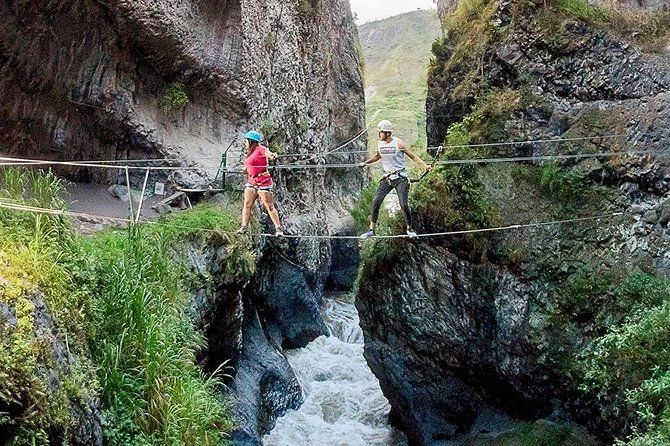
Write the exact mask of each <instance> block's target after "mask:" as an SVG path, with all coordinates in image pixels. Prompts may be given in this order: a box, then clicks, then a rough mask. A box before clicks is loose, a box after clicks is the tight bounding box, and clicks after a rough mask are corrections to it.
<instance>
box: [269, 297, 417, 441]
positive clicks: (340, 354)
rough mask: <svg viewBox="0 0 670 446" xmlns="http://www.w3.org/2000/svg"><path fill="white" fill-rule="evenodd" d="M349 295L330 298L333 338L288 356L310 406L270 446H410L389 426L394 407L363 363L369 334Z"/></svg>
mask: <svg viewBox="0 0 670 446" xmlns="http://www.w3.org/2000/svg"><path fill="white" fill-rule="evenodd" d="M352 299H353V297H352V296H351V295H348V294H335V295H331V296H328V297H327V298H326V307H325V309H324V319H325V321H326V324H327V325H328V328H329V329H330V332H331V336H328V337H326V336H322V337H320V338H318V339H316V340H314V341H313V342H312V343H311V344H309V345H308V346H307V347H305V348H302V349H297V350H293V351H289V352H287V353H286V357H287V359H288V362H289V363H290V364H291V367H292V368H293V370H294V372H295V374H296V376H297V377H298V380H299V381H300V385H301V386H302V389H303V393H304V395H305V402H304V404H303V405H302V406H301V407H300V408H299V409H298V410H296V411H291V412H289V413H287V414H286V415H285V416H283V417H281V418H279V419H278V420H277V425H276V426H275V428H274V429H273V431H272V432H271V433H270V434H269V435H268V436H266V437H265V438H264V439H263V443H264V445H265V446H301V445H305V446H307V445H310V446H312V445H319V446H368V445H370V446H372V445H374V446H404V445H406V444H407V442H406V440H405V438H404V436H403V435H402V434H401V433H400V432H398V431H397V430H395V429H393V428H392V427H391V426H390V425H389V424H388V420H387V418H388V413H389V410H390V409H391V407H390V406H389V403H388V401H387V400H386V398H384V395H383V394H382V391H381V389H380V388H379V382H378V381H377V378H376V377H375V376H374V375H373V374H372V372H371V371H370V368H369V367H368V365H367V363H366V362H365V358H364V357H363V331H362V330H361V328H360V327H359V325H358V313H357V312H356V307H355V306H354V304H353V301H352Z"/></svg>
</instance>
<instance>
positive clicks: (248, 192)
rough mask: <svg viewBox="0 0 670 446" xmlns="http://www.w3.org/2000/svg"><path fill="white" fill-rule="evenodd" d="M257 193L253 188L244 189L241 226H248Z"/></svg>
mask: <svg viewBox="0 0 670 446" xmlns="http://www.w3.org/2000/svg"><path fill="white" fill-rule="evenodd" d="M257 197H258V193H257V192H256V189H254V188H253V187H246V188H244V207H242V226H243V227H245V226H249V220H250V219H251V208H253V207H254V203H255V202H256V198H257Z"/></svg>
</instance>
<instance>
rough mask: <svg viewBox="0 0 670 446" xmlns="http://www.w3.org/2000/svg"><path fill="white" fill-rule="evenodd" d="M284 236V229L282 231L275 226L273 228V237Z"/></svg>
mask: <svg viewBox="0 0 670 446" xmlns="http://www.w3.org/2000/svg"><path fill="white" fill-rule="evenodd" d="M283 236H284V231H282V229H281V228H277V229H276V230H275V237H283Z"/></svg>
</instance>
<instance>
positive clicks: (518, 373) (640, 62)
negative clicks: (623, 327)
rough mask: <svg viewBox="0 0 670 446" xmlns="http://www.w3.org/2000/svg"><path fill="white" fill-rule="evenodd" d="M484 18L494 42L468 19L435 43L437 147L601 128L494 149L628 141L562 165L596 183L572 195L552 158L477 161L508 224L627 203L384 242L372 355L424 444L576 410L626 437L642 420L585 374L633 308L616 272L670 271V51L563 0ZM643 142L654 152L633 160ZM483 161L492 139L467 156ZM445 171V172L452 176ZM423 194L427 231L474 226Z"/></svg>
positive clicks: (432, 97) (376, 266) (372, 289)
mask: <svg viewBox="0 0 670 446" xmlns="http://www.w3.org/2000/svg"><path fill="white" fill-rule="evenodd" d="M441 7H442V8H445V7H448V6H447V5H446V4H444V2H443V4H442V5H441ZM475 8H476V7H475ZM466 9H467V8H466ZM464 10H465V9H464ZM452 12H453V10H452ZM468 13H469V14H471V15H470V16H469V17H470V20H471V23H472V24H473V26H472V27H471V28H470V30H477V31H475V32H476V33H477V35H478V36H479V37H478V39H479V40H473V39H474V36H475V34H467V33H468V31H464V29H467V28H468V27H456V28H454V29H453V30H452V31H447V35H446V37H445V40H444V42H442V43H441V44H440V45H436V46H435V47H434V49H435V50H436V62H435V64H434V66H433V67H432V68H431V75H430V79H429V93H428V102H427V114H428V138H429V145H438V144H443V143H444V142H445V140H447V141H450V140H449V138H452V137H453V135H454V134H455V133H456V132H462V131H465V132H466V133H467V138H468V140H469V141H471V142H494V141H521V140H536V139H551V138H558V137H561V138H571V137H572V138H583V137H584V138H587V140H586V141H582V142H579V141H574V142H571V143H563V144H526V145H519V146H518V147H514V146H512V147H492V148H490V149H482V150H481V151H482V152H484V151H485V150H486V152H485V153H486V155H491V156H501V157H505V156H512V155H511V154H513V155H514V156H517V155H520V156H528V155H553V154H558V153H560V154H574V153H592V152H607V151H613V152H621V153H622V155H621V156H619V157H609V158H599V159H590V160H581V161H580V160H576V161H565V162H561V161H559V163H561V164H559V166H557V167H556V169H557V171H556V172H559V173H557V175H561V174H560V172H561V170H562V171H563V172H568V173H565V175H568V176H569V175H573V177H572V178H577V177H578V178H580V179H581V180H580V181H584V182H583V183H581V184H580V185H578V186H576V187H574V188H573V189H569V190H565V191H563V194H564V195H561V193H560V192H557V191H556V189H554V190H553V192H552V191H549V190H548V189H547V187H546V186H547V183H543V181H545V180H546V181H549V180H547V179H546V178H545V180H538V178H539V177H537V176H536V175H537V174H539V172H543V175H547V172H548V170H547V169H544V168H542V167H538V166H528V165H525V166H524V165H518V166H513V165H511V164H492V165H490V166H483V167H479V168H477V169H473V172H474V173H473V175H474V178H475V179H476V180H475V181H476V182H477V184H479V185H480V186H481V188H482V189H481V190H482V193H483V196H484V197H485V198H484V200H488V201H487V203H489V204H490V205H491V208H490V209H494V211H491V212H494V213H495V214H496V218H495V219H493V221H495V222H496V223H497V224H501V225H506V224H518V223H528V222H542V221H551V220H556V219H561V218H572V217H576V216H585V215H598V214H606V213H611V212H613V211H625V215H624V216H623V217H621V218H608V219H602V220H594V221H590V222H581V223H573V224H570V225H557V226H548V227H536V228H532V229H525V230H515V231H505V232H501V233H498V234H495V235H492V236H486V235H483V236H481V237H473V238H469V237H467V236H463V237H451V238H446V239H435V240H433V239H428V240H425V241H423V242H419V243H400V242H393V243H392V244H382V243H381V242H377V243H378V244H377V245H376V246H375V249H376V250H378V251H381V250H384V254H383V255H382V254H378V255H376V256H374V257H372V258H370V257H368V260H367V261H366V262H365V266H364V269H363V272H362V276H361V280H360V288H359V291H358V297H357V306H358V308H359V311H360V313H361V323H362V326H363V329H364V331H365V334H366V357H367V358H368V361H369V363H370V366H371V368H372V370H373V371H374V372H375V374H376V375H377V376H378V377H379V378H380V382H381V385H382V389H383V390H384V393H385V395H386V396H387V398H388V399H389V401H390V402H391V405H392V407H393V414H392V415H393V419H394V420H395V422H397V423H398V424H399V425H400V426H402V427H403V429H404V430H405V432H406V433H407V434H408V436H409V437H410V438H411V440H412V441H413V442H414V443H415V444H425V445H428V444H430V445H435V444H451V443H447V442H448V441H458V442H459V444H460V443H462V444H506V443H504V442H503V440H502V438H503V437H504V436H503V437H498V436H497V435H499V434H496V431H498V432H499V431H500V430H505V429H507V428H509V425H505V420H507V421H509V418H506V416H509V417H511V418H513V419H516V420H519V419H520V420H527V421H533V420H537V419H541V418H550V419H552V420H554V421H557V420H563V421H570V422H572V421H575V420H576V421H578V422H579V423H581V424H582V425H584V426H587V427H588V429H589V430H590V432H591V433H593V434H596V435H597V437H598V438H599V439H600V441H603V442H609V443H610V444H611V441H612V437H614V436H617V435H621V434H622V432H625V426H624V424H625V422H626V421H625V420H626V416H627V415H626V414H624V413H622V412H619V413H616V414H615V413H613V412H612V411H611V410H610V409H608V408H607V407H603V406H601V405H599V404H598V402H597V401H596V400H595V398H594V396H593V395H591V394H588V392H587V393H582V392H580V391H578V389H577V384H575V382H576V381H575V377H576V376H579V374H580V371H579V370H577V369H576V368H574V367H575V365H574V364H575V363H574V362H573V361H574V358H575V357H576V355H578V354H579V352H581V351H582V349H583V348H584V347H585V346H586V345H588V344H589V342H590V341H591V340H592V339H594V338H596V337H597V336H599V335H602V334H603V333H604V332H605V331H606V330H607V327H608V326H609V325H610V324H613V323H617V321H621V320H622V319H623V317H624V315H625V314H626V313H625V312H626V311H627V309H629V308H630V303H628V304H625V303H621V302H618V303H615V301H616V300H617V299H618V298H615V294H616V293H615V292H614V291H613V290H614V288H616V284H615V282H616V281H615V280H614V279H612V278H611V277H610V276H609V274H610V273H612V271H614V270H618V271H619V272H620V273H621V274H623V275H624V276H625V275H626V274H629V273H630V272H631V271H633V270H634V269H635V268H641V269H642V270H644V271H647V272H649V273H650V274H655V275H658V276H666V277H667V276H668V274H669V273H670V270H669V269H668V266H669V265H670V264H669V260H670V259H668V254H667V253H668V249H669V248H670V233H669V229H668V226H667V207H668V203H669V202H668V195H669V193H670V187H669V186H670V185H669V183H668V172H669V170H668V168H669V166H668V165H667V162H666V160H665V158H664V157H663V154H664V153H665V149H664V146H663V144H662V141H664V140H666V139H667V138H668V136H670V135H669V134H668V133H669V132H670V127H669V126H668V122H669V121H668V118H669V116H668V113H669V111H668V110H670V107H669V106H670V95H669V93H668V90H669V88H670V69H669V68H668V67H669V64H668V58H667V56H665V55H663V54H645V53H642V52H640V51H639V49H638V48H637V47H636V46H634V45H632V44H630V43H629V42H626V41H625V40H622V38H621V37H617V36H614V35H613V34H611V33H610V32H608V31H605V30H604V29H603V26H602V25H599V26H592V25H590V24H589V23H587V21H585V20H584V19H579V18H575V17H574V15H571V14H568V13H565V12H561V11H560V8H559V7H558V6H553V4H549V5H548V6H547V8H545V7H544V6H542V5H538V6H537V7H528V8H526V9H524V7H520V6H519V5H517V4H516V3H514V2H506V1H502V2H484V3H483V6H481V8H480V9H475V10H471V11H469V12H468ZM480 25H481V28H477V27H478V26H480ZM464 118H465V119H464ZM456 123H459V127H456V128H452V130H451V133H449V132H448V129H449V127H450V126H451V125H452V124H456ZM448 134H449V135H452V136H448ZM610 137H611V138H610ZM634 150H645V151H650V152H652V153H650V154H649V155H645V156H643V155H639V154H637V155H635V154H632V155H631V156H626V155H624V154H625V153H626V152H629V151H634ZM486 155H481V156H486ZM477 156H480V151H479V150H477V151H472V152H468V153H466V154H465V156H464V155H463V153H461V154H460V156H458V157H460V158H464V157H477ZM543 169H544V170H543ZM444 172H446V171H443V172H438V173H437V174H436V175H449V174H448V173H444ZM569 172H572V173H569ZM575 172H579V173H575ZM461 173H462V171H461ZM439 178H441V177H437V178H435V177H434V179H433V180H430V181H432V183H431V184H433V185H438V186H439V185H440V184H441V185H442V186H441V187H442V188H439V187H435V189H434V190H433V193H434V194H444V199H443V200H442V201H443V203H442V205H443V206H449V203H450V200H451V199H452V197H450V196H449V195H452V194H456V193H461V192H459V191H456V192H454V189H445V188H444V184H445V183H444V182H442V183H440V180H439ZM445 178H447V179H451V180H452V181H459V180H462V177H459V176H454V175H453V174H452V176H446V177H445ZM454 178H455V180H454ZM533 178H535V179H533ZM448 181H449V180H448ZM448 181H447V187H449V183H448ZM467 184H468V187H472V183H467ZM543 184H544V186H542V185H543ZM588 184H590V185H591V186H588ZM587 189H592V194H591V192H585V191H586V190H587ZM470 197H471V198H473V200H474V199H476V200H482V198H481V197H479V196H478V195H470ZM416 206H417V208H418V215H417V220H418V221H419V223H418V224H417V226H419V227H421V229H422V230H423V231H424V232H441V231H444V230H450V229H465V228H464V227H463V226H456V227H453V226H449V224H450V223H449V221H450V220H449V216H450V215H452V216H453V215H456V214H457V213H458V212H460V211H461V210H460V209H457V208H454V209H453V210H451V208H448V210H447V211H446V214H447V215H446V217H445V222H446V223H441V222H440V221H439V217H438V216H436V214H440V212H441V211H440V210H439V209H437V208H435V207H432V208H431V207H430V206H429V205H425V204H422V203H420V202H417V203H416ZM467 206H470V204H467ZM450 212H451V214H449V213H450ZM661 215H665V217H661ZM456 219H457V217H453V218H452V220H451V221H457V220H456ZM466 223H468V222H466ZM451 224H452V225H453V223H451ZM468 224H472V226H467V228H472V227H475V225H479V226H481V223H468ZM497 224H495V225H497ZM491 226H494V225H493V224H492V225H491ZM612 274H613V273H612ZM617 274H618V273H617ZM599 275H602V276H599ZM605 276H606V277H607V279H603V280H605V281H608V282H606V283H605V284H603V289H602V290H601V291H597V292H593V294H589V293H586V295H587V296H588V298H584V295H582V294H579V293H577V292H576V291H575V289H574V288H570V287H572V286H573V285H574V284H575V283H577V282H578V281H579V280H582V278H585V277H588V280H587V279H584V281H583V282H579V283H587V284H589V285H587V286H591V285H592V284H593V281H594V280H595V278H596V277H598V278H599V279H600V278H604V277H605ZM577 277H579V278H580V279H579V280H578V279H577ZM591 291H593V290H592V289H591ZM577 296H579V297H577ZM582 299H583V300H582ZM617 305H620V307H617ZM627 305H628V306H627ZM622 311H623V313H622ZM492 414H493V415H492ZM503 414H506V416H504V415H503ZM505 426H507V427H505ZM482 430H485V431H486V432H488V433H485V434H482V433H481V431H482ZM483 437H486V438H487V440H485V441H484V442H483V443H482V442H481V441H482V438H483ZM578 437H579V435H578ZM581 437H582V440H581V441H582V443H579V442H578V443H565V444H589V443H590V442H592V441H593V440H592V439H588V436H587V435H581ZM492 438H493V439H495V438H499V440H498V441H499V442H500V443H495V441H496V440H492ZM505 438H507V437H505ZM563 438H564V439H565V437H563ZM487 441H493V443H487ZM565 441H568V440H565ZM552 444H553V443H552ZM556 444H563V443H556Z"/></svg>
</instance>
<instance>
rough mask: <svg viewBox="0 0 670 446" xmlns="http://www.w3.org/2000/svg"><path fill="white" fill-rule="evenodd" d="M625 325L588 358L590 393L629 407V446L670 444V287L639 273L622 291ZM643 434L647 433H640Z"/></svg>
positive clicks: (601, 341) (587, 386)
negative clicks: (632, 430)
mask: <svg viewBox="0 0 670 446" xmlns="http://www.w3.org/2000/svg"><path fill="white" fill-rule="evenodd" d="M615 296H616V299H617V302H618V303H619V306H620V307H621V308H626V307H628V308H627V309H628V311H626V312H625V317H624V318H623V319H622V320H621V322H619V323H617V324H614V325H612V326H611V327H610V329H609V332H608V333H607V334H606V335H604V336H602V337H600V338H598V339H596V340H595V341H594V342H593V343H592V344H591V346H590V347H589V348H588V349H587V350H586V353H585V354H584V355H583V358H582V362H583V367H584V368H585V378H586V380H587V381H586V384H585V385H584V386H583V387H584V388H585V389H587V390H594V391H596V392H597V393H598V395H599V396H600V397H601V398H602V399H604V400H607V401H613V403H614V404H615V405H617V406H625V405H630V407H632V408H633V409H634V412H632V413H635V419H633V420H631V421H632V425H633V426H637V428H638V429H639V430H635V432H636V433H635V434H634V435H633V436H632V437H631V438H630V439H629V440H630V441H629V443H628V444H629V445H636V446H642V445H645V446H651V445H655V444H668V443H669V442H670V398H668V390H669V389H670V352H669V351H668V348H667V339H668V336H670V283H669V282H667V281H664V280H661V279H658V278H656V277H653V276H650V275H648V274H645V273H643V272H640V271H634V272H632V273H631V274H630V275H628V276H627V277H626V279H625V280H624V281H623V282H622V283H621V284H620V285H619V286H618V287H617V289H616V292H615ZM640 432H644V433H640Z"/></svg>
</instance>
